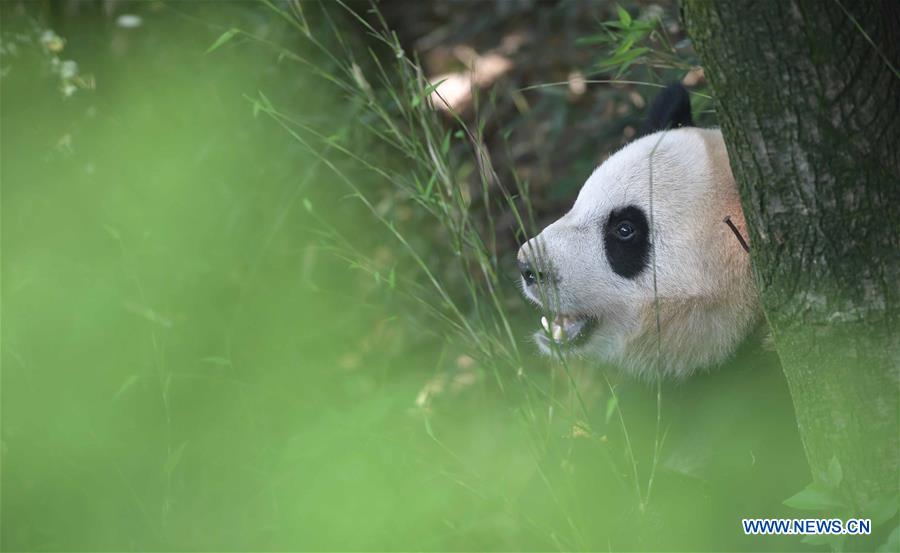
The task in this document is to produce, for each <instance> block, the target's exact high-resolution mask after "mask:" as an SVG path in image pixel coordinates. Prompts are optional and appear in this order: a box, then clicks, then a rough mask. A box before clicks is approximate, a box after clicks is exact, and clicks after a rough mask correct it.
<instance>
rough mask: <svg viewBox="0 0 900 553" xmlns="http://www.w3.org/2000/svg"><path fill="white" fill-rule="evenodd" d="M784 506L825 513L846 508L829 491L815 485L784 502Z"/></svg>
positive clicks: (842, 502) (841, 501)
mask: <svg viewBox="0 0 900 553" xmlns="http://www.w3.org/2000/svg"><path fill="white" fill-rule="evenodd" d="M784 504H785V505H787V506H788V507H793V508H794V509H800V510H801V511H825V510H828V509H833V508H836V507H846V504H845V503H844V501H843V500H842V499H841V498H840V497H838V496H837V495H835V494H834V492H832V491H830V490H823V489H820V488H819V487H817V486H816V485H815V484H810V485H809V486H807V487H806V488H805V489H803V490H801V491H799V492H798V493H796V494H794V495H792V496H791V497H789V498H787V499H785V500H784Z"/></svg>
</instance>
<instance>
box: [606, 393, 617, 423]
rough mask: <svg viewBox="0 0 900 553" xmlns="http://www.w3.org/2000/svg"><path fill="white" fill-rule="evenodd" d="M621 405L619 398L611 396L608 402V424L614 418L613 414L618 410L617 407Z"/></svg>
mask: <svg viewBox="0 0 900 553" xmlns="http://www.w3.org/2000/svg"><path fill="white" fill-rule="evenodd" d="M618 404H619V396H609V399H608V400H606V422H607V423H608V422H609V420H610V419H611V418H612V416H613V413H614V412H615V410H616V405H618Z"/></svg>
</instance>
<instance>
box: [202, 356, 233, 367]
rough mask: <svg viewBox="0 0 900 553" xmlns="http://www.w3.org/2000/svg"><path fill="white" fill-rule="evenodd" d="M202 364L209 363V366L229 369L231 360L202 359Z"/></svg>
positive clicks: (222, 358)
mask: <svg viewBox="0 0 900 553" xmlns="http://www.w3.org/2000/svg"><path fill="white" fill-rule="evenodd" d="M201 361H203V362H204V363H209V364H211V365H219V366H221V367H230V366H231V360H230V359H226V358H225V357H204V358H203V359H201Z"/></svg>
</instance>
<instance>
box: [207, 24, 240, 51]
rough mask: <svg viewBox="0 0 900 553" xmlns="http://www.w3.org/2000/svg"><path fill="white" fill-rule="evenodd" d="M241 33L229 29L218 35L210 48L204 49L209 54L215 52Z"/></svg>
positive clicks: (237, 30) (238, 30)
mask: <svg viewBox="0 0 900 553" xmlns="http://www.w3.org/2000/svg"><path fill="white" fill-rule="evenodd" d="M240 32H241V30H240V29H235V28H231V29H228V30H227V31H225V32H224V33H222V34H221V35H219V38H217V39H216V41H215V42H213V43H212V46H210V47H209V48H207V49H206V53H207V54H209V53H211V52H213V51H215V50H218V49H219V48H220V47H222V46H223V45H225V44H226V43H227V42H228V41H229V40H231V39H233V38H234V37H235V36H237V35H238V34H239V33H240Z"/></svg>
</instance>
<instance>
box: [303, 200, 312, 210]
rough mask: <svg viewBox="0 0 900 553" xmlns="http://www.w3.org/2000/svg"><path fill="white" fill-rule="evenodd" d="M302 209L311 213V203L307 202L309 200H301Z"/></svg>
mask: <svg viewBox="0 0 900 553" xmlns="http://www.w3.org/2000/svg"><path fill="white" fill-rule="evenodd" d="M303 209H305V210H306V211H307V212H308V213H312V209H313V206H312V202H311V201H309V198H303Z"/></svg>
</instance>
